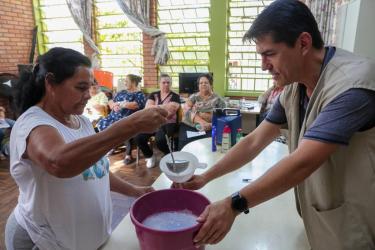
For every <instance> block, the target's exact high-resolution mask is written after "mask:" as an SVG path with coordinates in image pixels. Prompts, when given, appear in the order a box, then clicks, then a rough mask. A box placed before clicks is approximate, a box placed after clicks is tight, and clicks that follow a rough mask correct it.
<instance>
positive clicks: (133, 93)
mask: <svg viewBox="0 0 375 250" xmlns="http://www.w3.org/2000/svg"><path fill="white" fill-rule="evenodd" d="M141 80H142V77H140V76H137V75H132V74H129V75H127V76H126V78H125V86H126V90H122V91H120V92H118V93H117V94H116V96H115V97H114V98H113V100H111V101H109V102H108V105H109V107H110V108H111V110H112V111H111V113H109V115H108V116H107V117H104V118H102V119H100V121H99V122H98V124H97V127H98V129H99V131H102V130H104V129H106V128H107V127H109V126H111V125H112V124H113V123H115V122H116V121H118V120H120V119H122V118H124V117H127V116H129V115H131V114H133V113H134V112H136V111H138V110H141V109H143V108H144V107H145V95H144V94H143V93H142V91H139V90H138V84H139V83H140V81H141ZM131 146H132V139H130V140H128V141H126V152H125V159H124V163H125V164H127V165H128V164H131V163H133V162H134V161H135V159H134V158H132V156H131V152H132V151H131V149H132V147H131Z"/></svg>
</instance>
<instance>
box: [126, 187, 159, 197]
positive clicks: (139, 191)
mask: <svg viewBox="0 0 375 250" xmlns="http://www.w3.org/2000/svg"><path fill="white" fill-rule="evenodd" d="M153 191H155V189H154V188H153V187H151V186H143V187H142V186H134V190H133V192H132V194H131V196H133V197H140V196H142V195H144V194H147V193H150V192H153Z"/></svg>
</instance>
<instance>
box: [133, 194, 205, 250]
mask: <svg viewBox="0 0 375 250" xmlns="http://www.w3.org/2000/svg"><path fill="white" fill-rule="evenodd" d="M209 204H210V201H209V200H208V199H207V198H206V197H205V196H203V195H202V194H200V193H197V192H194V191H190V190H184V189H164V190H159V191H155V192H152V193H148V194H145V195H143V196H141V197H140V198H138V199H137V200H136V201H135V202H134V203H133V205H132V207H131V209H130V218H131V220H132V222H133V224H134V225H135V230H136V233H137V237H138V240H139V244H140V247H141V249H142V250H196V249H201V250H203V249H204V246H201V247H200V248H196V247H194V244H193V238H194V236H195V235H196V233H197V232H198V230H199V228H200V227H201V224H197V225H195V226H192V227H189V228H185V229H181V230H175V231H162V230H156V229H152V228H149V227H146V226H145V225H143V224H142V222H143V221H144V219H146V217H148V216H150V215H152V214H156V213H160V212H167V211H181V210H184V209H188V210H190V211H191V212H192V213H193V214H194V215H196V216H199V215H200V214H201V213H202V212H203V210H204V209H205V207H206V206H207V205H209Z"/></svg>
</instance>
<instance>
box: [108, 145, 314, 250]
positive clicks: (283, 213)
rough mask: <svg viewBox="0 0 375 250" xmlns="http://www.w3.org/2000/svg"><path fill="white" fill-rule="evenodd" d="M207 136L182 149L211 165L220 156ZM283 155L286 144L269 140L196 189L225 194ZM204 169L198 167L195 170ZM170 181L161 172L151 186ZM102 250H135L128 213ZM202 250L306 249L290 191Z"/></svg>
mask: <svg viewBox="0 0 375 250" xmlns="http://www.w3.org/2000/svg"><path fill="white" fill-rule="evenodd" d="M210 143H211V139H210V138H205V139H200V140H197V141H194V142H191V143H189V144H188V145H186V146H185V147H184V148H183V151H187V152H191V153H193V154H195V155H196V156H197V157H198V159H199V161H200V162H206V163H207V164H208V166H209V167H211V166H212V165H213V164H214V163H215V162H216V161H218V159H220V158H221V157H222V156H223V155H222V154H221V153H219V152H215V153H213V152H211V144H210ZM286 154H287V147H286V146H285V145H283V144H281V143H277V142H273V143H272V144H271V145H269V146H268V147H267V148H266V149H265V150H264V151H263V152H262V153H261V154H260V155H259V156H258V157H257V158H256V159H254V160H253V161H252V162H251V163H248V164H246V165H245V166H244V167H242V168H241V169H239V170H237V171H235V172H233V173H229V174H227V175H225V176H223V177H221V178H219V179H216V180H214V181H212V182H210V183H208V184H207V185H206V186H205V187H203V188H202V189H200V190H199V192H201V193H203V194H204V195H205V196H207V197H208V198H209V199H210V200H211V202H213V201H217V200H219V199H222V198H224V197H226V196H229V195H230V194H232V193H233V192H235V191H237V190H239V189H241V188H242V187H244V186H245V185H246V183H244V182H243V181H242V179H244V178H247V179H253V180H254V179H256V178H258V177H259V176H261V175H262V174H263V173H264V172H265V171H266V170H267V169H268V168H269V167H270V166H272V165H273V164H274V163H276V162H277V161H278V160H279V159H281V158H282V157H283V156H285V155H286ZM203 171H205V170H200V169H198V170H197V171H196V173H202V172H203ZM170 185H171V181H170V180H169V179H167V178H166V176H165V175H164V174H161V175H160V177H159V178H158V179H157V180H156V181H155V183H154V184H153V187H154V188H155V189H164V188H169V187H170ZM102 249H103V250H120V249H125V250H138V249H140V248H139V245H138V240H137V236H136V233H135V230H134V226H133V224H132V222H131V220H130V216H129V214H128V215H127V216H126V217H125V218H124V219H123V221H122V222H121V223H120V224H119V226H118V227H117V228H116V229H115V230H114V232H113V234H112V235H111V237H110V239H109V240H108V242H107V243H106V244H105V245H104V246H103V247H102ZM206 249H220V250H225V249H228V250H229V249H236V250H252V249H257V250H258V249H259V250H263V249H270V250H294V249H298V250H305V249H306V250H307V249H310V246H309V244H308V242H307V238H306V234H305V229H304V226H303V223H302V220H301V219H300V217H299V215H298V213H297V211H296V209H295V202H294V193H293V190H289V191H287V192H286V193H284V194H282V195H280V196H278V197H276V198H274V199H272V200H270V201H268V202H265V203H263V204H261V205H259V206H257V207H255V208H252V209H250V213H249V214H248V215H244V214H242V215H240V216H238V217H237V218H236V220H235V222H234V224H233V226H232V229H231V231H230V232H229V233H228V234H227V236H226V237H225V238H224V239H223V240H222V241H221V242H220V243H219V244H217V245H208V246H207V247H206Z"/></svg>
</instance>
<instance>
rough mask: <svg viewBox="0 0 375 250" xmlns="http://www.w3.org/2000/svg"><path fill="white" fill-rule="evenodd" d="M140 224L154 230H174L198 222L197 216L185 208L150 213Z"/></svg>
mask: <svg viewBox="0 0 375 250" xmlns="http://www.w3.org/2000/svg"><path fill="white" fill-rule="evenodd" d="M142 224H143V225H145V226H146V227H149V228H152V229H156V230H163V231H174V230H181V229H184V228H189V227H192V226H195V225H197V224H198V222H197V216H195V215H194V214H193V213H192V212H191V211H189V210H187V209H185V210H181V211H173V212H172V211H171V212H161V213H156V214H152V215H150V216H148V217H147V218H146V219H145V220H144V221H143V222H142Z"/></svg>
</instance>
